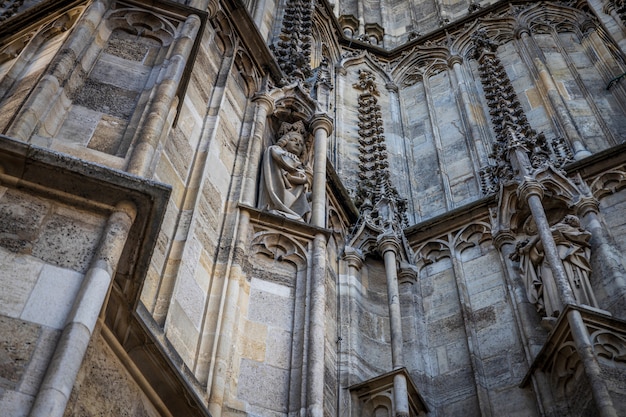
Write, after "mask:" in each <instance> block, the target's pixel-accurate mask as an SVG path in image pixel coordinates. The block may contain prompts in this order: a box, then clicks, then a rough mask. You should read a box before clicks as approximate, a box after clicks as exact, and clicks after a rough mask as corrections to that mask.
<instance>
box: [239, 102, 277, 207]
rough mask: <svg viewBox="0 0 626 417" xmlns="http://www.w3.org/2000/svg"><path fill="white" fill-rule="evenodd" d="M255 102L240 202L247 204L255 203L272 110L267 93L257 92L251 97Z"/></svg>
mask: <svg viewBox="0 0 626 417" xmlns="http://www.w3.org/2000/svg"><path fill="white" fill-rule="evenodd" d="M252 100H253V101H254V102H255V103H256V108H255V115H254V122H253V123H254V126H253V128H252V129H253V130H252V140H251V141H250V142H251V143H250V144H249V151H248V158H247V159H246V164H247V165H246V167H245V168H244V173H243V175H244V178H243V185H242V189H243V191H242V198H241V202H242V203H243V204H245V205H248V206H251V207H252V206H254V204H255V203H256V201H255V199H256V191H257V188H258V187H257V185H258V176H259V164H260V163H261V154H262V152H263V134H264V133H265V125H266V123H267V115H268V114H270V113H272V111H274V100H273V99H272V98H271V97H270V96H269V95H268V94H267V93H257V94H256V95H255V96H254V98H253V99H252Z"/></svg>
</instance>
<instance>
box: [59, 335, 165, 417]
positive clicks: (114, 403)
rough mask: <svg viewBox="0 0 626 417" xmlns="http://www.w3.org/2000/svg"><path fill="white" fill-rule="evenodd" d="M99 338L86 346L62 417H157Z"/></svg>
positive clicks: (124, 365) (123, 367)
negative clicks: (85, 351) (83, 357)
mask: <svg viewBox="0 0 626 417" xmlns="http://www.w3.org/2000/svg"><path fill="white" fill-rule="evenodd" d="M126 366H127V364H125V363H123V362H122V361H121V360H120V358H119V357H118V356H116V354H115V351H114V350H113V349H112V348H111V347H110V346H109V345H108V344H107V342H106V341H105V340H104V339H103V337H102V336H97V337H94V338H93V339H92V341H91V343H90V344H89V348H88V349H87V353H86V354H85V359H84V361H83V364H82V367H81V369H80V371H79V373H78V376H77V378H76V383H75V384H74V388H73V390H72V394H71V396H70V400H69V402H68V405H67V408H66V409H65V413H64V414H63V415H64V417H72V416H77V417H96V416H103V415H106V416H128V417H157V416H161V415H162V414H161V411H162V410H159V409H158V408H157V407H155V405H154V404H153V403H152V401H151V400H150V398H149V397H148V396H147V395H146V394H145V392H144V391H143V390H142V387H141V386H140V385H139V383H138V382H137V381H136V380H135V379H134V377H133V375H132V374H131V373H130V372H129V370H128V368H127V367H126Z"/></svg>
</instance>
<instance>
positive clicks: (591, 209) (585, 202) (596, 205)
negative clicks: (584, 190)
mask: <svg viewBox="0 0 626 417" xmlns="http://www.w3.org/2000/svg"><path fill="white" fill-rule="evenodd" d="M576 210H577V214H578V215H579V216H580V217H584V216H585V215H586V214H589V213H596V214H598V213H599V212H600V202H599V201H598V200H597V199H596V198H594V197H591V196H586V197H582V198H581V199H580V201H578V203H576Z"/></svg>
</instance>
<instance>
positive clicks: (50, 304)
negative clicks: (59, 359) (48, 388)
mask: <svg viewBox="0 0 626 417" xmlns="http://www.w3.org/2000/svg"><path fill="white" fill-rule="evenodd" d="M105 220H106V218H105V217H104V216H102V215H99V214H96V213H92V212H87V211H83V210H80V209H76V208H75V207H70V206H68V205H65V204H60V203H58V202H55V201H53V200H51V199H46V198H41V197H36V196H33V195H32V194H29V193H27V192H25V191H23V190H17V189H14V188H9V187H4V186H0V288H2V291H0V327H1V329H0V334H2V335H3V336H2V344H1V345H0V358H1V359H0V407H1V408H2V410H3V413H4V414H3V415H6V416H8V417H9V416H10V417H18V416H24V415H26V413H27V411H28V410H29V409H30V407H31V405H32V403H33V401H34V397H35V396H36V394H37V392H38V389H39V386H40V384H41V381H42V379H43V376H44V373H45V372H46V369H47V367H48V363H49V361H50V358H51V356H52V353H53V352H54V350H55V347H56V343H57V340H58V338H59V336H60V333H61V331H62V329H63V328H64V326H65V322H66V318H67V316H68V314H69V313H70V310H71V308H72V305H73V304H74V300H75V298H76V296H77V294H78V292H79V289H80V287H81V284H82V283H83V278H84V274H85V273H86V271H87V269H88V268H89V265H90V260H91V257H92V255H93V252H94V251H95V249H96V246H97V244H98V241H99V239H100V235H101V233H102V228H103V225H104V221H105Z"/></svg>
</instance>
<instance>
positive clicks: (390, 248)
mask: <svg viewBox="0 0 626 417" xmlns="http://www.w3.org/2000/svg"><path fill="white" fill-rule="evenodd" d="M377 243H378V251H379V252H380V253H381V254H382V255H383V261H384V263H385V276H386V278H387V299H388V302H389V330H390V333H391V362H392V367H393V369H394V370H395V369H399V368H402V367H404V356H403V352H402V343H403V341H402V314H401V311H400V293H399V291H398V264H397V256H398V253H399V251H400V242H399V240H398V238H397V237H396V236H395V235H391V234H383V235H381V236H379V237H378V242H377ZM393 398H394V409H395V416H396V417H408V416H409V397H408V390H407V381H406V377H405V376H404V374H400V373H399V374H397V375H396V376H395V377H394V378H393Z"/></svg>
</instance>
